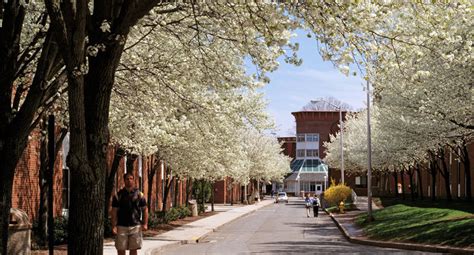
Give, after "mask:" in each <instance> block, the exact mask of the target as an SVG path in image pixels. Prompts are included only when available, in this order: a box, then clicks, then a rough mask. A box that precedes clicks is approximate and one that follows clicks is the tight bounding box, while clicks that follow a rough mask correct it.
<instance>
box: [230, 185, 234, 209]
mask: <svg viewBox="0 0 474 255" xmlns="http://www.w3.org/2000/svg"><path fill="white" fill-rule="evenodd" d="M230 205H234V185H233V184H232V182H231V184H230Z"/></svg>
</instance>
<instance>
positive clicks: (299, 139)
mask: <svg viewBox="0 0 474 255" xmlns="http://www.w3.org/2000/svg"><path fill="white" fill-rule="evenodd" d="M297 141H298V142H304V141H305V139H304V134H298V136H297Z"/></svg>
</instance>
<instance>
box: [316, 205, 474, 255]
mask: <svg viewBox="0 0 474 255" xmlns="http://www.w3.org/2000/svg"><path fill="white" fill-rule="evenodd" d="M324 211H325V212H326V213H327V214H329V216H330V217H331V219H332V220H333V221H334V223H336V225H337V227H338V228H339V230H341V232H342V233H343V235H344V237H345V238H346V239H347V240H348V241H349V242H351V243H355V244H363V245H372V246H377V247H383V248H395V249H403V250H416V251H426V252H439V253H455V254H474V249H468V248H458V247H451V246H442V245H426V244H415V243H399V242H388V241H379V240H370V239H365V238H360V237H352V236H351V235H350V234H349V232H348V231H347V230H346V229H345V228H344V226H342V224H340V223H339V221H338V220H337V219H336V217H334V215H333V214H332V213H330V212H328V211H327V210H326V209H324Z"/></svg>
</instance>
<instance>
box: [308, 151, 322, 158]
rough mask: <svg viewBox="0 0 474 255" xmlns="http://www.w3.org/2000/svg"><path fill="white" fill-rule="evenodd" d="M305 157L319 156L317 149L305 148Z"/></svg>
mask: <svg viewBox="0 0 474 255" xmlns="http://www.w3.org/2000/svg"><path fill="white" fill-rule="evenodd" d="M306 157H311V158H316V157H319V150H306Z"/></svg>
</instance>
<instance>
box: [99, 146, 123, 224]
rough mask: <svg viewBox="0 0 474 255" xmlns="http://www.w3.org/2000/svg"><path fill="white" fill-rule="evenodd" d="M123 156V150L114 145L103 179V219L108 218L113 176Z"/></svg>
mask: <svg viewBox="0 0 474 255" xmlns="http://www.w3.org/2000/svg"><path fill="white" fill-rule="evenodd" d="M123 156H125V150H124V149H123V148H121V147H120V146H116V147H115V153H114V160H113V161H112V166H111V167H110V171H109V174H108V176H107V180H106V181H105V207H104V219H108V218H109V207H110V197H111V196H112V191H113V189H114V186H115V177H116V175H117V171H118V167H119V165H120V160H122V158H123Z"/></svg>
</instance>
